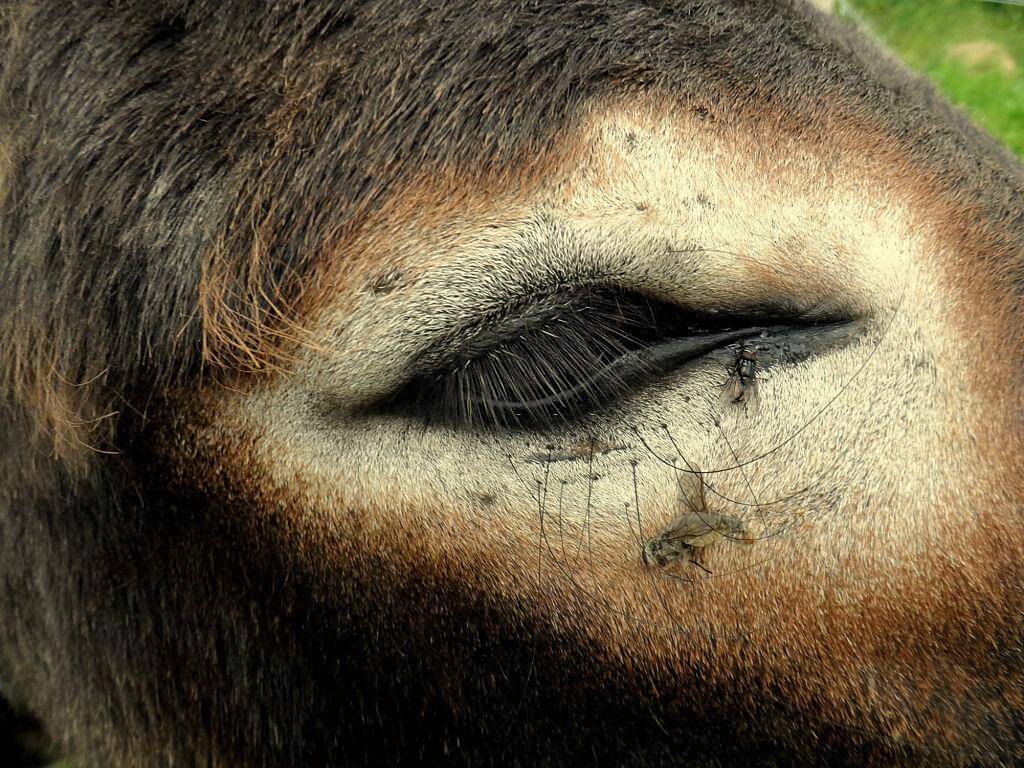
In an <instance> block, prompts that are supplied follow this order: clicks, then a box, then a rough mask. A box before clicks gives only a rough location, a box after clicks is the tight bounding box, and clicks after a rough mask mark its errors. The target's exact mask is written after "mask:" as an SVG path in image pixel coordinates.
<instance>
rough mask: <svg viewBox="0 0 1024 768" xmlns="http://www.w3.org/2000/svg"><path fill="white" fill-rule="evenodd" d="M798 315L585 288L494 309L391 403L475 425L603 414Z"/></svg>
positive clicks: (421, 364)
mask: <svg viewBox="0 0 1024 768" xmlns="http://www.w3.org/2000/svg"><path fill="white" fill-rule="evenodd" d="M787 320H788V321H789V322H792V321H793V320H794V313H791V312H790V313H784V312H780V311H773V310H769V309H764V310H763V311H756V312H749V311H748V312H745V313H743V314H728V313H714V314H711V313H695V312H688V311H686V310H685V309H683V308H680V307H678V306H675V305H673V304H669V303H667V302H664V301H660V300H657V299H654V298H649V297H646V296H643V295H641V294H638V293H635V292H631V291H622V290H617V289H610V288H585V289H577V290H573V291H568V292H557V293H554V294H550V295H547V296H543V297H540V298H534V299H531V300H529V301H527V302H525V303H520V304H518V305H514V306H512V307H509V308H506V309H503V310H501V311H499V312H496V313H493V314H491V315H489V316H488V317H486V318H483V319H481V320H480V321H478V322H477V323H475V324H474V325H472V326H471V327H469V328H466V329H463V330H462V331H460V332H459V333H458V334H456V335H455V336H454V337H453V338H450V339H447V340H446V341H445V342H444V343H443V344H441V345H439V346H440V347H441V348H442V349H443V350H444V351H443V352H439V351H438V350H436V349H434V350H431V351H429V352H428V353H425V354H424V355H422V356H421V358H420V360H419V361H418V362H417V364H416V368H417V371H416V373H415V374H414V375H413V377H412V379H411V380H410V381H409V382H408V383H407V384H406V385H404V386H403V387H402V388H401V390H400V391H399V392H397V393H396V394H395V395H394V396H392V397H390V398H388V400H387V402H386V403H384V404H382V405H381V406H379V407H383V408H384V409H385V410H387V411H388V412H392V413H394V412H401V413H404V414H407V415H410V416H415V417H417V418H419V419H422V420H424V421H426V422H427V423H440V424H445V425H447V426H450V427H455V428H467V429H488V428H490V429H538V428H543V427H550V426H554V425H557V424H561V423H565V422H568V421H572V420H574V419H578V418H580V417H581V416H584V415H586V414H589V413H594V412H596V411H599V410H600V409H601V408H603V407H606V406H607V405H608V404H609V403H611V402H612V401H613V400H615V399H616V398H618V397H621V396H622V395H623V394H624V393H627V392H629V391H631V390H635V389H637V388H638V387H641V386H643V385H645V384H647V383H650V382H651V381H653V380H655V379H657V378H658V377H659V376H662V375H664V374H665V373H667V372H669V371H671V370H673V369H675V368H678V367H679V366H681V365H683V364H685V363H688V362H690V361H693V360H696V359H698V358H700V357H702V356H704V355H706V354H708V353H710V352H713V351H715V350H717V349H720V348H722V347H724V346H727V345H729V344H732V343H735V342H738V341H741V340H742V339H744V338H748V337H751V336H756V335H758V334H759V333H760V332H761V331H762V330H764V329H765V328H768V327H770V326H772V325H778V324H780V323H783V322H786V321H787Z"/></svg>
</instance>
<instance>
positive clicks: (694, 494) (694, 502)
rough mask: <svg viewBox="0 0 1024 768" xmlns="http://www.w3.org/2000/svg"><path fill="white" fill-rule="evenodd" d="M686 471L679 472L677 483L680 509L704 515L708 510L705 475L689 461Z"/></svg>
mask: <svg viewBox="0 0 1024 768" xmlns="http://www.w3.org/2000/svg"><path fill="white" fill-rule="evenodd" d="M683 461H685V462H686V469H683V470H680V471H679V477H678V478H677V481H676V486H677V491H678V501H679V508H680V509H684V510H689V511H691V512H694V513H696V514H697V515H703V514H704V513H705V511H706V510H707V508H708V502H707V496H706V495H705V494H706V488H705V484H704V475H703V474H702V473H701V471H700V467H698V466H697V465H696V464H694V463H693V462H690V461H687V460H686V459H683Z"/></svg>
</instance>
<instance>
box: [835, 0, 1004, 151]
mask: <svg viewBox="0 0 1024 768" xmlns="http://www.w3.org/2000/svg"><path fill="white" fill-rule="evenodd" d="M836 11H837V13H838V15H839V16H840V18H843V17H845V18H848V19H851V20H852V21H853V22H854V23H859V24H862V25H863V26H865V27H866V28H867V31H868V32H869V33H870V34H872V35H873V36H874V37H876V38H877V39H879V40H880V41H881V42H883V43H884V44H885V45H886V46H888V47H889V48H890V49H891V50H892V51H893V53H895V54H896V55H897V56H898V57H899V58H901V59H902V60H903V61H904V62H906V63H907V64H908V65H909V66H910V67H911V68H913V69H915V70H917V71H918V72H921V73H922V74H924V75H927V76H928V77H929V78H931V79H932V80H933V81H934V82H935V83H936V85H938V87H939V89H940V90H941V91H943V92H944V93H945V94H946V96H947V97H948V98H949V99H950V101H952V102H953V103H954V104H957V105H958V106H961V107H963V108H964V109H966V110H967V112H968V113H969V114H970V115H971V117H972V118H973V119H974V120H975V122H977V123H978V124H979V125H981V126H982V127H983V128H985V129H986V130H987V131H988V132H989V133H991V134H992V135H994V136H995V137H996V138H997V139H999V140H1000V141H1002V142H1003V143H1004V144H1006V146H1008V147H1009V148H1010V149H1012V150H1013V151H1014V152H1016V153H1017V154H1018V155H1019V156H1021V157H1024V5H1020V4H1012V3H997V2H984V0H836Z"/></svg>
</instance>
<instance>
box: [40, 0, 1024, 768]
mask: <svg viewBox="0 0 1024 768" xmlns="http://www.w3.org/2000/svg"><path fill="white" fill-rule="evenodd" d="M836 8H837V13H838V15H839V16H840V17H845V18H849V19H851V20H852V21H853V22H854V23H858V24H863V25H865V26H866V27H867V29H868V31H869V32H870V33H871V34H872V35H873V36H875V37H876V38H878V39H880V40H881V41H882V42H883V43H884V44H885V45H887V46H888V47H889V48H890V49H892V51H893V52H894V53H895V54H896V55H897V56H899V57H900V58H901V59H902V60H903V61H905V62H906V63H907V64H908V65H909V66H910V67H912V68H913V69H915V70H917V71H918V72H921V73H922V74H925V75H927V76H928V77H930V78H931V79H932V80H934V81H935V83H936V84H937V85H938V86H939V88H940V89H941V90H942V91H943V92H944V93H945V94H946V96H947V97H948V98H949V99H950V100H951V101H953V102H954V103H955V104H958V105H960V106H961V107H964V108H965V109H966V110H967V111H968V112H969V113H970V114H971V116H972V117H973V118H974V120H975V121H976V122H978V123H979V124H980V125H982V126H983V127H984V128H985V129H986V130H988V131H989V132H990V133H992V134H993V135H994V136H996V138H998V139H1000V140H1001V141H1002V142H1003V143H1005V144H1006V145H1007V146H1008V147H1010V149H1012V150H1013V151H1014V152H1016V153H1017V154H1018V155H1020V156H1021V157H1024V6H1021V5H1013V4H1001V3H993V2H983V0H842V1H840V2H837V6H836ZM47 768H73V766H72V765H71V763H68V762H64V761H62V762H59V763H53V764H52V765H50V766H47Z"/></svg>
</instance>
